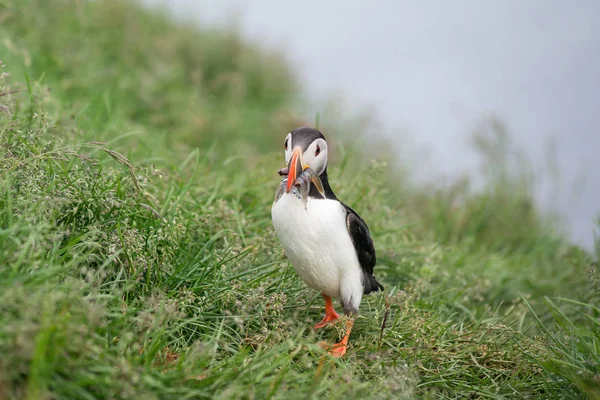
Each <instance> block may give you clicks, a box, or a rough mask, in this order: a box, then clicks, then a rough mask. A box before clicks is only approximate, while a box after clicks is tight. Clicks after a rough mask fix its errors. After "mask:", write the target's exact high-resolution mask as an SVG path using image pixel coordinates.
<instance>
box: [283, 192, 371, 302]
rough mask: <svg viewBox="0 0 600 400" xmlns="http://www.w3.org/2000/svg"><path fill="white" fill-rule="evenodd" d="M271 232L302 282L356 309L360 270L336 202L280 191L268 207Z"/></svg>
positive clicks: (342, 212)
mask: <svg viewBox="0 0 600 400" xmlns="http://www.w3.org/2000/svg"><path fill="white" fill-rule="evenodd" d="M271 216H272V218H273V225H274V227H275V232H276V233H277V236H278V237H279V240H280V241H281V244H282V246H283V249H284V250H285V254H286V256H287V257H288V259H289V260H290V262H291V264H292V265H293V267H294V268H295V270H296V271H297V272H298V275H300V277H302V279H303V280H304V282H306V284H307V285H308V286H310V287H312V288H313V289H316V290H318V291H320V292H322V293H324V294H326V295H328V296H330V297H334V298H338V299H340V300H341V301H342V303H343V304H344V307H345V308H346V305H348V306H351V308H353V309H355V310H358V304H360V300H361V297H362V291H363V288H362V271H361V268H360V264H359V262H358V258H357V256H356V251H355V250H354V245H353V244H352V240H351V238H350V235H349V234H348V229H347V227H346V210H345V208H344V207H343V206H342V205H341V203H340V202H338V201H335V200H327V199H311V198H309V199H308V203H307V207H306V209H305V208H304V204H302V201H301V200H299V199H298V198H297V197H296V196H295V195H293V194H291V193H284V194H283V195H282V196H281V198H280V199H279V200H278V201H276V202H275V203H274V204H273V207H272V209H271Z"/></svg>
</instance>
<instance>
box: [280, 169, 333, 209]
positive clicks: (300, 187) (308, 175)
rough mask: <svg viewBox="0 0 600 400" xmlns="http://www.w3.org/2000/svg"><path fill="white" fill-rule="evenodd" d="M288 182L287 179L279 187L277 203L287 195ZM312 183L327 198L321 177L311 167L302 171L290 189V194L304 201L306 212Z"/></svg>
mask: <svg viewBox="0 0 600 400" xmlns="http://www.w3.org/2000/svg"><path fill="white" fill-rule="evenodd" d="M281 171H283V170H281ZM280 174H281V172H280ZM287 181H288V178H287V177H285V178H283V179H282V180H281V182H280V184H279V187H278V188H277V191H276V192H275V202H277V201H278V200H279V199H280V198H281V196H283V194H284V193H285V191H286V186H287ZM311 183H312V184H314V185H315V187H316V188H317V190H318V191H319V193H320V194H321V196H323V197H325V191H324V190H323V183H322V182H321V178H319V175H317V173H316V172H315V171H314V170H313V169H311V168H309V167H307V168H305V169H304V170H303V171H302V173H301V174H300V175H298V177H297V178H296V181H295V182H294V185H293V186H292V187H291V189H290V192H291V193H292V194H294V196H296V197H297V198H298V200H301V201H302V204H304V209H305V210H306V209H307V206H308V194H309V193H310V185H311Z"/></svg>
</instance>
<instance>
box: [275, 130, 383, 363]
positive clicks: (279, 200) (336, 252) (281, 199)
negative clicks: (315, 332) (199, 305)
mask: <svg viewBox="0 0 600 400" xmlns="http://www.w3.org/2000/svg"><path fill="white" fill-rule="evenodd" d="M284 148H285V162H286V164H287V168H283V169H282V170H280V171H279V174H280V175H282V176H283V178H282V181H281V183H280V186H279V188H278V190H277V193H276V196H275V200H274V202H273V205H272V208H271V217H272V220H273V226H274V228H275V232H276V234H277V237H278V238H279V241H280V242H281V245H282V247H283V249H284V252H285V255H286V256H287V258H288V260H289V261H290V263H291V264H292V266H293V267H294V269H295V270H296V272H297V273H298V275H300V277H301V278H302V280H303V281H304V282H305V283H306V284H307V285H308V286H309V287H311V288H313V289H315V290H317V291H319V292H320V293H321V295H322V296H323V299H324V300H325V317H324V318H323V320H322V321H321V322H319V323H318V324H316V325H315V329H319V328H322V327H324V326H326V325H327V324H330V323H332V322H334V321H335V320H336V319H338V318H339V316H338V314H337V313H336V312H335V310H334V308H333V304H332V300H331V299H332V298H335V299H337V300H338V301H339V302H340V304H341V306H342V308H343V310H344V313H345V314H346V315H347V316H349V317H350V319H349V320H348V323H347V326H346V335H345V336H344V338H343V339H342V340H341V341H340V342H339V343H336V344H334V345H333V346H330V347H329V353H330V354H331V355H333V356H334V357H341V356H343V355H344V354H345V353H346V349H347V346H348V338H349V336H350V332H351V330H352V326H353V324H354V318H355V317H356V315H357V314H358V308H359V305H360V302H361V299H362V297H363V295H365V294H369V293H371V292H375V291H379V290H383V286H382V285H381V284H380V283H379V282H378V281H377V280H376V279H375V277H374V276H373V268H374V267H375V263H376V257H375V248H374V246H373V240H372V238H371V235H370V232H369V228H368V227H367V224H366V223H365V221H364V220H363V219H362V218H361V217H360V216H359V215H358V213H356V211H354V210H353V209H352V208H350V207H349V206H348V205H346V204H344V203H343V202H342V201H340V200H339V199H338V198H337V196H336V195H335V193H334V192H333V190H332V189H331V186H330V185H329V179H328V175H327V149H328V146H327V141H326V140H325V137H324V136H323V134H322V133H321V132H319V131H318V130H317V129H313V128H308V127H302V128H298V129H295V130H293V131H291V132H290V133H288V134H287V136H286V138H285V141H284ZM309 183H312V184H310V185H309ZM308 186H310V189H309V190H308V191H307V193H306V194H307V196H306V194H305V195H304V196H303V195H302V190H303V189H306V188H307V187H308Z"/></svg>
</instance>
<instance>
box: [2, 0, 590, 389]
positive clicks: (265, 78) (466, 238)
mask: <svg viewBox="0 0 600 400" xmlns="http://www.w3.org/2000/svg"><path fill="white" fill-rule="evenodd" d="M50 4H51V5H50ZM0 36H1V37H2V38H3V42H2V44H1V45H0V49H1V50H0V59H1V60H2V61H3V63H4V64H5V67H4V68H3V71H4V72H7V73H9V74H8V75H3V76H2V78H1V79H2V80H1V81H0V93H2V94H3V95H2V96H0V104H1V105H2V110H0V377H1V379H0V399H2V398H30V399H38V398H134V397H140V398H141V397H144V398H186V397H187V398H203V397H220V398H268V397H273V398H284V397H285V398H316V397H319V396H323V395H327V396H328V397H330V398H348V396H350V398H370V397H373V398H382V397H383V398H386V397H387V398H402V397H406V398H412V397H457V396H461V397H462V396H472V397H476V398H477V397H482V398H497V397H517V398H518V397H523V396H532V397H542V398H549V397H559V396H562V397H567V398H582V397H586V396H587V397H589V398H599V397H600V391H599V389H598V387H599V386H600V367H599V366H598V365H599V364H600V350H599V348H598V346H599V343H600V334H599V333H598V331H599V330H600V326H599V325H598V317H599V313H600V310H599V309H598V305H599V303H600V302H599V300H598V297H599V296H598V288H597V287H596V286H594V285H597V282H598V278H597V276H598V275H597V272H596V271H597V270H596V267H595V264H593V263H592V262H591V261H590V257H589V256H588V255H586V254H585V253H584V252H583V251H581V250H580V249H577V248H574V247H570V246H568V245H567V244H566V243H565V242H564V241H563V240H562V239H561V238H560V237H558V236H557V235H555V234H552V233H551V232H552V231H551V230H550V229H549V227H548V225H547V224H546V223H545V222H544V221H542V220H541V218H540V217H539V216H538V215H537V213H536V211H535V209H534V208H533V207H532V206H531V202H530V200H529V197H528V196H527V195H526V193H525V192H524V191H523V189H522V185H520V184H519V180H518V179H516V178H515V177H512V178H507V177H506V176H505V175H502V176H500V177H498V176H497V175H495V178H494V179H492V180H491V181H490V184H489V187H488V188H487V189H486V190H485V191H484V192H483V193H481V194H480V195H468V194H467V193H468V190H467V189H466V188H464V187H462V186H456V187H453V188H447V189H443V190H442V189H439V190H433V189H430V190H428V189H427V188H421V189H419V188H414V187H409V186H408V185H406V184H403V182H402V181H401V182H398V181H397V179H396V178H395V176H394V175H393V174H389V172H388V171H387V169H386V167H385V163H383V162H382V161H379V162H368V161H365V162H361V163H354V162H352V163H351V162H350V159H351V157H357V158H359V159H361V158H360V157H358V156H359V154H357V153H356V152H355V151H354V150H353V148H352V146H351V145H348V144H346V145H341V146H340V145H339V143H341V138H340V137H339V135H337V134H338V133H339V131H338V130H336V129H334V128H335V127H332V128H331V129H329V130H327V129H326V130H325V132H326V133H327V134H328V136H330V137H331V138H332V139H333V140H334V141H337V143H338V146H337V151H336V154H338V159H337V160H335V161H334V163H335V167H334V168H332V179H333V183H332V184H333V185H335V187H337V188H338V192H339V195H340V196H341V197H342V198H344V199H345V200H347V202H348V203H349V204H352V205H353V206H354V208H356V209H357V210H360V212H361V214H362V215H363V217H364V218H365V219H366V220H367V221H368V222H369V224H370V227H371V230H372V233H373V235H374V238H375V243H376V246H377V251H378V256H379V257H378V258H379V265H378V267H377V271H378V273H377V275H378V277H379V278H380V279H381V280H382V281H383V283H384V284H385V286H386V288H387V291H386V293H385V294H383V295H376V296H370V297H369V298H368V299H366V300H365V301H364V303H363V306H362V309H361V312H362V315H361V317H360V318H359V320H358V322H357V324H356V328H355V331H354V333H353V335H352V338H351V343H352V346H351V348H350V350H349V353H348V355H347V357H345V358H344V359H343V360H339V361H338V360H333V359H331V358H329V357H328V356H325V355H324V354H323V353H322V351H321V350H320V349H319V348H317V347H316V346H315V345H314V343H316V342H317V340H319V339H326V340H331V341H332V340H335V339H336V337H337V335H338V332H337V331H336V330H335V329H326V330H325V331H323V332H319V333H318V334H315V333H314V332H313V331H312V330H311V328H310V327H311V325H312V324H313V323H314V322H315V321H317V320H318V319H319V318H320V316H321V313H322V305H321V301H320V299H319V296H318V295H317V294H315V293H314V292H311V291H310V290H308V289H306V288H305V287H304V285H303V284H302V283H301V282H300V281H299V279H298V278H297V277H296V275H295V274H294V272H293V269H292V268H291V267H290V266H289V264H288V263H287V262H286V260H285V258H284V257H283V254H282V252H281V250H280V248H279V246H278V244H277V241H276V238H275V237H274V234H273V230H272V227H271V222H270V204H271V201H272V197H271V195H270V194H269V193H271V191H272V190H274V188H275V186H276V184H277V176H276V174H275V173H274V171H276V170H277V168H279V167H280V166H281V154H280V153H281V152H280V149H279V147H280V144H281V143H280V141H281V140H282V137H283V136H282V135H283V133H285V132H287V131H289V129H290V128H292V127H294V126H297V125H299V124H301V121H300V120H299V119H298V118H297V117H296V116H294V113H293V112H292V111H291V110H293V106H294V102H295V101H296V99H297V97H296V94H295V89H296V87H295V84H294V83H293V79H292V77H291V76H290V75H289V73H288V72H287V71H288V70H287V69H286V66H285V65H284V64H283V63H282V62H281V61H280V59H279V57H278V55H277V54H268V53H266V52H265V51H264V50H260V49H257V48H252V46H250V45H249V44H247V43H244V42H242V41H240V39H239V37H237V35H235V34H232V33H229V32H211V31H206V30H203V31H198V30H197V29H194V28H190V27H181V26H177V25H175V24H174V23H173V22H171V21H170V20H168V19H167V18H165V17H163V16H160V15H156V14H152V13H148V12H144V11H141V10H140V9H139V8H138V7H137V6H135V5H132V4H130V3H128V2H123V1H116V0H115V1H96V2H92V3H90V4H88V3H86V2H84V1H76V0H57V1H53V2H47V1H42V0H4V1H2V2H0ZM12 90H20V91H19V92H18V93H13V94H7V93H9V92H10V91H12ZM336 135H337V136H336ZM244 154H245V155H244ZM340 155H342V156H340ZM362 159H364V157H363V158H362ZM500 167H502V165H500ZM501 169H502V168H501ZM350 177H354V178H356V179H353V180H352V183H351V184H350V185H341V181H342V180H344V179H346V178H350ZM395 179H396V180H395ZM265 193H267V195H265ZM546 296H549V297H546ZM557 296H560V297H569V298H571V299H573V300H571V301H567V300H559V299H556V297H557ZM386 297H387V300H388V302H389V305H390V308H389V315H388V318H387V325H386V328H385V329H384V331H383V337H382V340H381V341H380V340H379V337H380V328H381V326H382V322H383V318H384V315H385V312H386V307H385V300H386ZM551 298H552V299H551Z"/></svg>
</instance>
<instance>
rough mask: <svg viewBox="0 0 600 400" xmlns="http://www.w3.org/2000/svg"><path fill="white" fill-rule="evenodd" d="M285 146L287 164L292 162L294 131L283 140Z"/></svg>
mask: <svg viewBox="0 0 600 400" xmlns="http://www.w3.org/2000/svg"><path fill="white" fill-rule="evenodd" d="M283 145H284V146H285V164H286V165H287V163H289V162H290V157H291V156H292V149H293V148H294V147H293V145H292V133H291V132H290V133H288V134H287V136H286V137H285V141H284V142H283Z"/></svg>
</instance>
